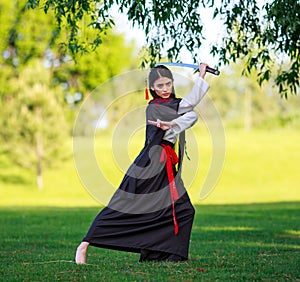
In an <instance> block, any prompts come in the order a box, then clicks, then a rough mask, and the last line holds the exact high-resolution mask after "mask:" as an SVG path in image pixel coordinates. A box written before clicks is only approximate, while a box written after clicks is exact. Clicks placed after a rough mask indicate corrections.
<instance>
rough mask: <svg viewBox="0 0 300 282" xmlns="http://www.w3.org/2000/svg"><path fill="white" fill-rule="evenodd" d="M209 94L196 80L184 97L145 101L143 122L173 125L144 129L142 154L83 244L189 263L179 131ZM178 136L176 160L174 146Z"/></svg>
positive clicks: (189, 218) (189, 210)
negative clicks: (146, 102)
mask: <svg viewBox="0 0 300 282" xmlns="http://www.w3.org/2000/svg"><path fill="white" fill-rule="evenodd" d="M208 89H209V85H208V84H207V83H206V82H205V81H204V80H203V79H202V78H200V77H199V78H198V79H197V81H196V83H195V85H194V87H193V89H192V91H191V93H190V94H189V95H188V96H187V97H185V98H183V99H179V98H168V99H162V98H157V99H153V100H152V101H150V102H149V104H148V106H147V109H146V120H147V121H148V120H157V119H160V120H163V121H174V122H175V124H176V126H174V127H172V128H171V129H169V130H166V131H164V130H162V129H160V128H158V127H156V126H153V125H150V124H147V125H146V140H145V144H144V147H143V149H142V151H141V152H140V154H139V155H138V156H137V158H136V159H135V161H134V162H133V164H132V165H131V166H130V167H129V169H128V171H127V172H126V174H125V176H124V178H123V180H122V182H121V184H120V186H119V188H118V189H117V191H116V192H115V194H114V195H113V197H112V199H111V201H110V202H109V204H108V205H107V207H105V208H104V209H103V210H102V211H101V212H100V213H99V214H98V215H97V216H96V218H95V219H94V221H93V223H92V225H91V226H90V229H89V230H88V232H87V234H86V236H85V237H84V238H83V241H84V242H89V243H90V245H91V246H96V247H102V248H110V249H115V250H121V251H129V252H136V253H140V254H141V255H140V261H152V260H154V261H182V260H187V259H188V250H189V242H190V234H191V228H192V224H193V218H194V213H195V211H194V208H193V206H192V204H191V202H190V199H189V196H188V194H187V192H186V189H185V187H184V184H183V181H182V179H181V168H182V159H183V155H184V146H185V137H184V131H185V129H187V128H189V127H191V126H192V125H193V124H194V123H195V122H196V121H197V114H196V113H195V112H194V111H193V108H194V107H195V106H196V105H197V104H198V103H199V102H200V100H201V99H202V97H203V96H204V95H205V93H206V92H207V90H208ZM178 136H179V142H178V155H177V154H176V153H175V151H174V145H175V143H176V141H177V139H178Z"/></svg>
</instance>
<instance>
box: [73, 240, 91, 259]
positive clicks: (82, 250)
mask: <svg viewBox="0 0 300 282" xmlns="http://www.w3.org/2000/svg"><path fill="white" fill-rule="evenodd" d="M89 244H90V243H89V242H81V244H80V245H79V246H78V247H77V250H76V255H75V262H76V264H85V263H86V251H87V248H88V246H89Z"/></svg>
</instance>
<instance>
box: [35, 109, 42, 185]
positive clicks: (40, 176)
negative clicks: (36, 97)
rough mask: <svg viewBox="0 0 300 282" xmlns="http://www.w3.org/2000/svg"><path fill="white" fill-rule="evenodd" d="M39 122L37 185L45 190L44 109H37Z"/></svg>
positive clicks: (37, 134) (37, 133)
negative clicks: (42, 127)
mask: <svg viewBox="0 0 300 282" xmlns="http://www.w3.org/2000/svg"><path fill="white" fill-rule="evenodd" d="M37 121H38V124H39V127H38V130H37V132H36V176H37V185H38V188H39V190H43V187H44V186H43V166H42V160H43V138H42V129H41V125H42V108H41V107H38V108H37Z"/></svg>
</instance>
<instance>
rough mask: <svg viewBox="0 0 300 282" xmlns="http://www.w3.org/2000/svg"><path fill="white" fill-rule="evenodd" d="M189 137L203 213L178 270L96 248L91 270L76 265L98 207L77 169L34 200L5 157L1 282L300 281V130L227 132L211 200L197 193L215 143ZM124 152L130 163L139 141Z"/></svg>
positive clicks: (0, 186) (26, 176) (56, 173)
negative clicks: (187, 255)
mask: <svg viewBox="0 0 300 282" xmlns="http://www.w3.org/2000/svg"><path fill="white" fill-rule="evenodd" d="M193 133H194V134H195V136H196V138H194V139H195V140H197V142H196V146H194V145H193V144H192V143H189V144H190V145H188V153H189V155H190V156H191V161H187V160H185V162H184V178H185V183H187V184H188V185H187V188H188V191H189V194H190V196H191V198H192V201H193V203H194V204H195V205H196V212H197V213H196V217H195V221H194V226H193V231H192V238H191V247H190V260H189V261H188V262H184V263H180V264H171V263H144V264H140V263H138V257H139V256H138V255H137V254H131V253H123V252H116V251H111V250H105V249H97V248H90V249H89V256H88V265H85V266H77V265H75V264H74V262H73V258H74V252H75V248H76V245H77V244H78V243H79V242H80V240H81V239H82V237H83V236H84V234H85V232H86V231H87V228H88V227H89V225H90V223H91V221H92V220H93V218H94V216H95V215H96V214H97V213H98V211H99V209H100V208H101V206H100V205H99V202H97V201H96V200H95V199H94V198H93V197H92V195H90V194H89V193H88V191H87V190H86V189H85V188H84V187H83V186H82V184H81V182H80V180H79V178H78V175H77V173H76V170H75V169H74V162H73V160H72V159H70V160H68V161H66V162H64V163H63V164H61V165H58V166H56V167H54V168H52V169H50V170H46V171H45V174H44V184H45V186H44V190H43V191H38V190H37V187H36V184H35V179H34V177H33V173H32V172H28V171H25V170H22V169H20V168H17V167H16V166H14V165H13V164H12V162H11V161H10V160H9V159H8V158H7V157H6V156H4V155H1V154H0V223H1V229H0V244H1V251H0V256H1V266H0V278H1V281H56V280H61V281H201V280H208V281H216V280H219V281H226V280H239V281H241V280H244V281H256V280H267V281H282V280H292V281H295V280H300V271H299V265H300V191H299V187H300V173H299V164H300V150H299V144H300V134H299V131H296V130H290V129H285V130H272V131H263V130H256V131H254V130H253V131H250V132H245V131H242V130H227V131H226V159H225V163H224V168H223V173H222V175H221V178H220V179H219V181H218V183H217V185H216V187H214V189H213V191H212V192H211V194H209V196H208V197H206V198H205V199H199V194H200V190H201V186H202V183H203V182H204V180H205V177H206V173H207V168H208V167H209V165H210V153H211V148H210V140H209V134H207V133H205V132H203V131H201V130H199V129H197V128H196V129H195V131H194V132H193ZM96 141H97V140H96ZM104 145H105V144H104V143H102V141H101V140H98V141H97V142H96V145H95V150H96V153H97V156H100V159H101V156H103V155H104V156H105V161H106V164H107V166H106V168H105V169H106V171H105V173H106V174H107V177H108V178H109V179H110V180H111V182H112V183H113V184H114V185H115V186H117V185H118V183H119V182H120V180H121V177H122V176H123V173H122V171H120V170H119V171H118V168H115V167H114V166H115V164H114V163H113V159H112V157H111V154H110V151H111V148H110V146H109V145H110V144H108V145H107V147H105V146H104ZM128 146H129V147H128V150H129V157H130V158H129V159H128V163H130V161H132V159H133V158H134V156H135V155H136V153H137V152H138V151H139V150H140V147H141V142H140V137H139V138H138V136H136V137H135V136H133V137H132V139H131V140H130V144H129V145H128ZM125 149H126V148H125ZM101 150H104V152H103V151H101ZM197 154H198V155H199V159H200V161H199V159H197V157H196V158H195V157H193V156H196V155H197ZM197 162H198V163H197ZM126 165H127V164H126V162H124V167H126ZM195 167H196V168H197V173H196V174H194V175H192V176H191V175H189V171H191V170H192V169H193V168H195Z"/></svg>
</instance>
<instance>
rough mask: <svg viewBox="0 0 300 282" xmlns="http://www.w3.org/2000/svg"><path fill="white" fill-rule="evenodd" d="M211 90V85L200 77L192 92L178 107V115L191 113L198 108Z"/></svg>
mask: <svg viewBox="0 0 300 282" xmlns="http://www.w3.org/2000/svg"><path fill="white" fill-rule="evenodd" d="M208 89H209V84H208V83H207V82H206V81H205V80H204V79H203V78H202V77H200V76H199V77H198V78H197V80H196V82H195V84H194V86H193V89H192V91H191V92H190V94H189V95H187V96H186V97H184V98H183V99H182V100H181V101H180V103H179V107H178V113H179V114H182V113H186V112H190V111H192V110H193V109H194V107H196V106H197V105H198V104H199V103H200V101H201V99H202V98H203V97H204V95H205V94H206V92H207V91H208Z"/></svg>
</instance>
